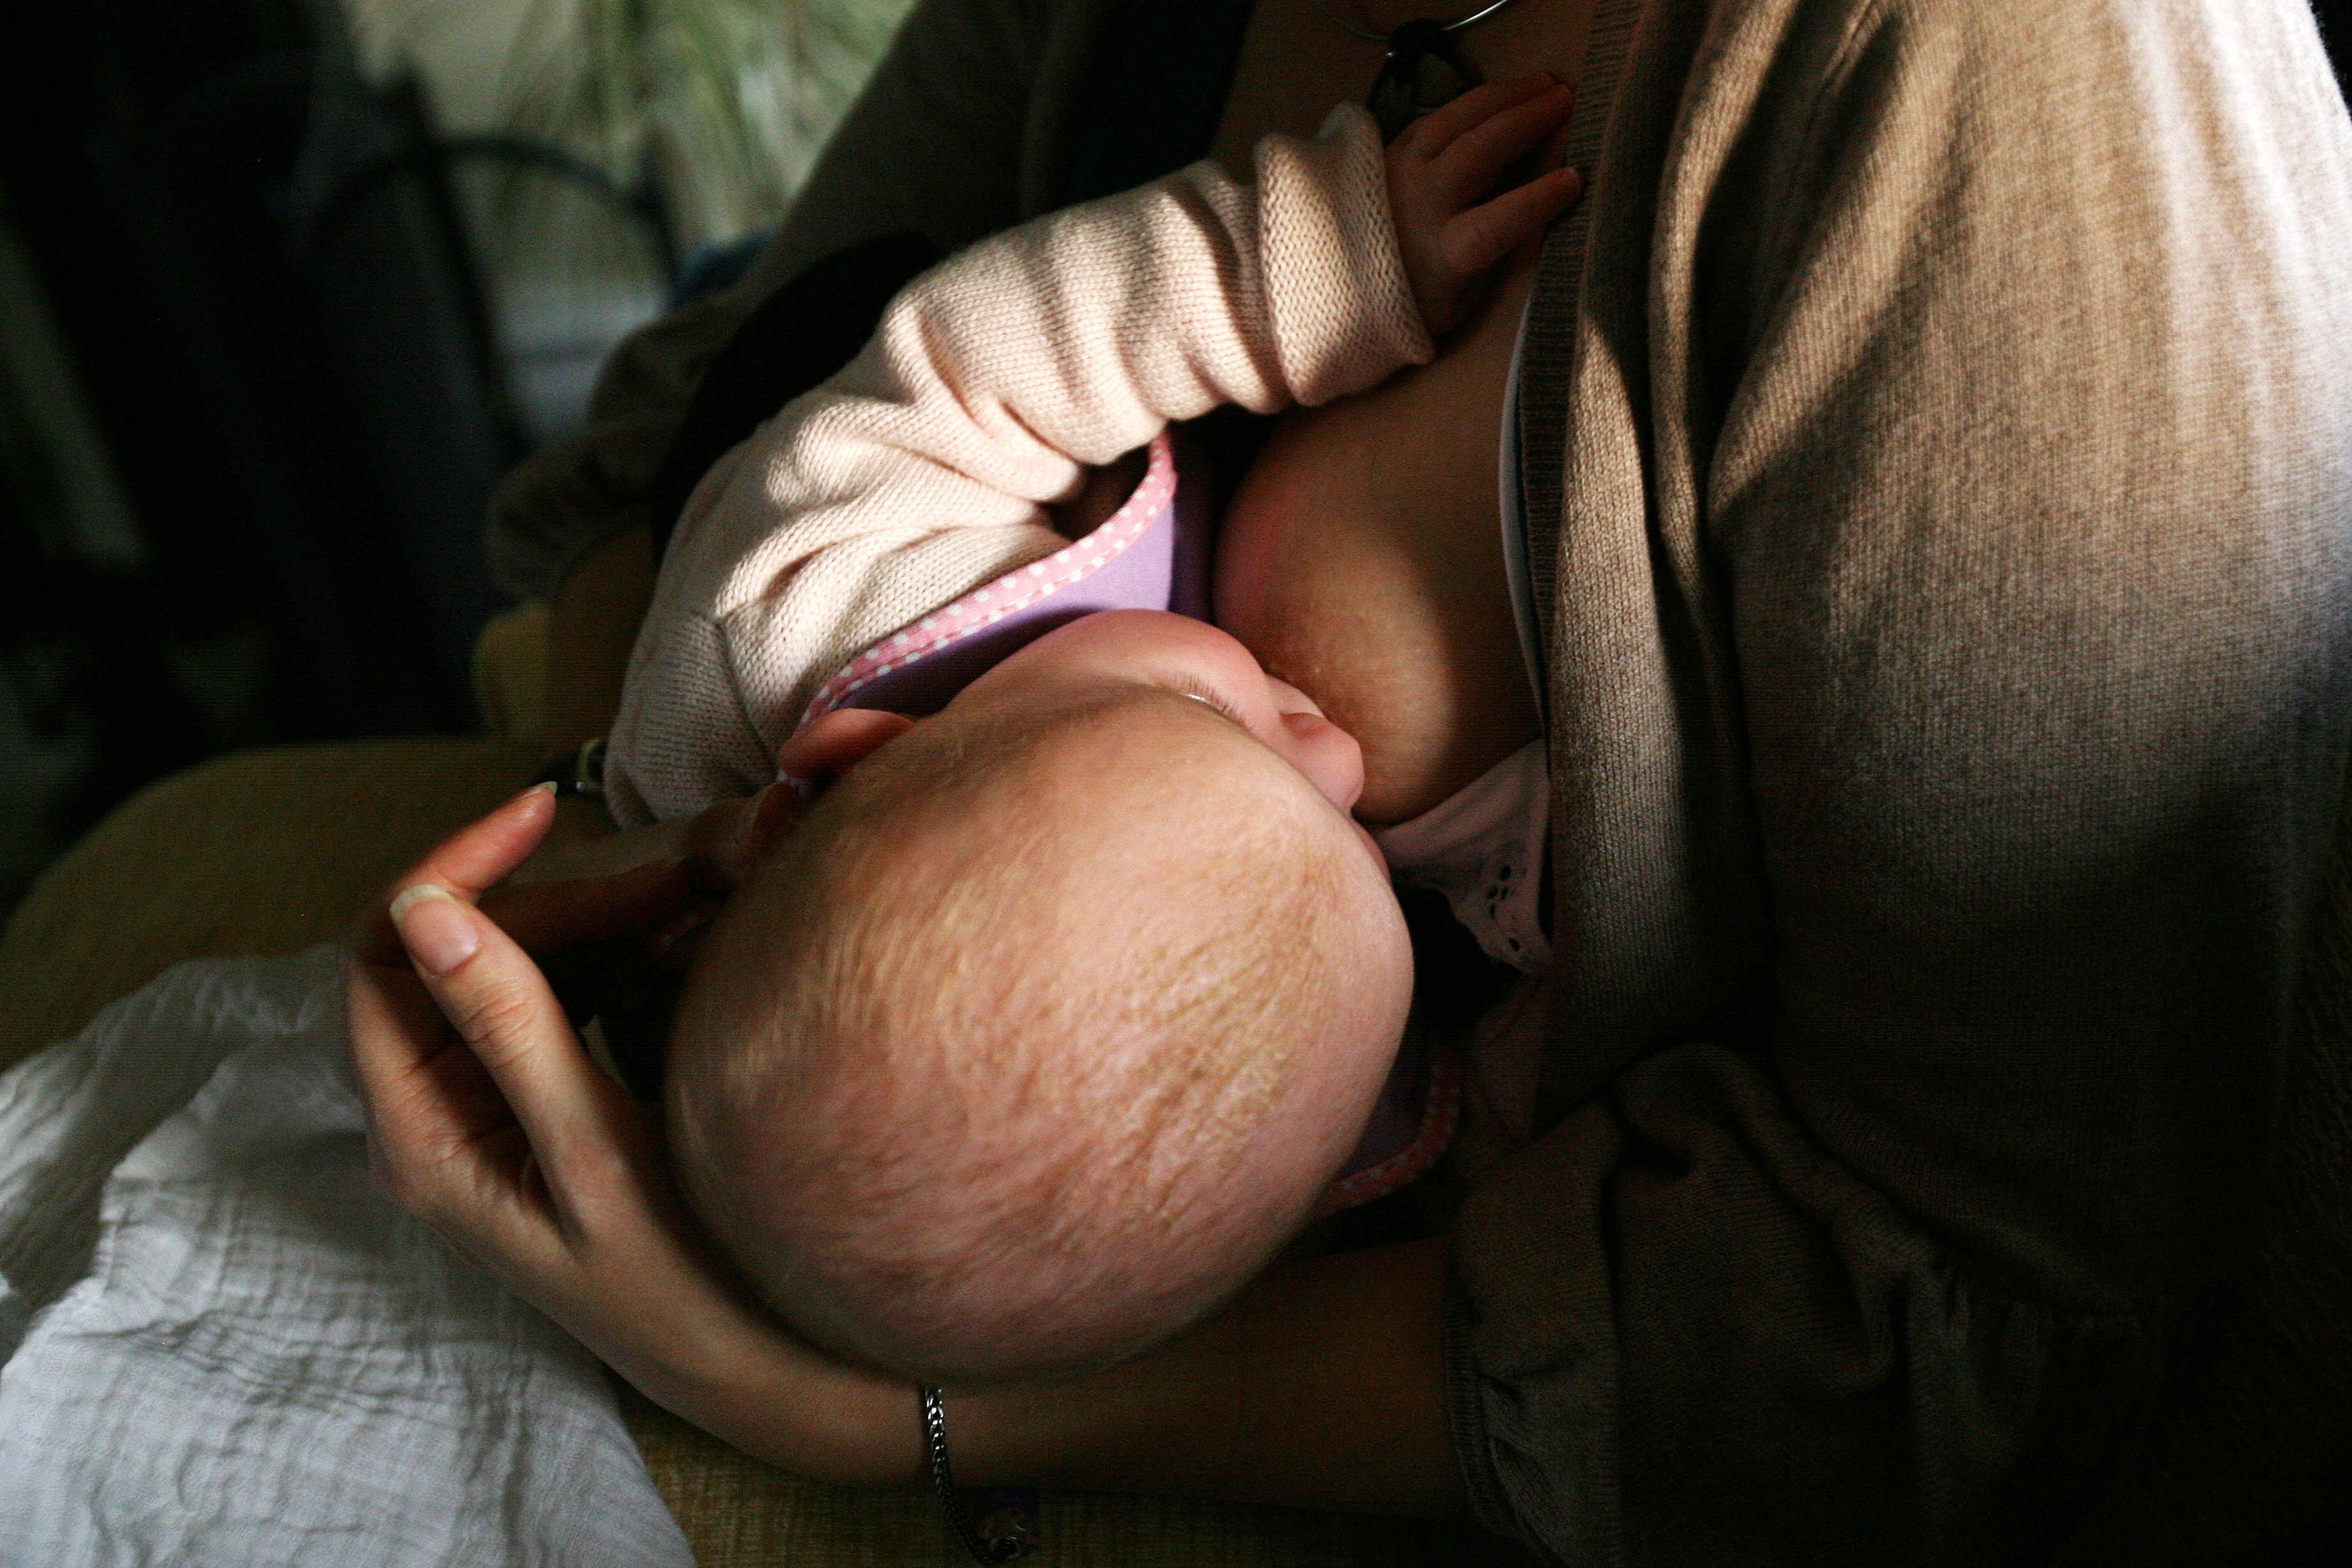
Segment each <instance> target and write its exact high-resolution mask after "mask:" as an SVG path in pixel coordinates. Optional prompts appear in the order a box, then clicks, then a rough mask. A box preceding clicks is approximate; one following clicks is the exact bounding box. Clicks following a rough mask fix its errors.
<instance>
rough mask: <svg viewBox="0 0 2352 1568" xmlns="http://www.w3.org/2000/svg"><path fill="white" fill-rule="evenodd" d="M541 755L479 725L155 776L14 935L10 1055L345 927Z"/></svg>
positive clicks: (1, 1036) (61, 867) (63, 866)
mask: <svg viewBox="0 0 2352 1568" xmlns="http://www.w3.org/2000/svg"><path fill="white" fill-rule="evenodd" d="M537 760H538V759H537V756H536V754H535V753H534V752H532V751H531V749H530V748H529V747H527V746H518V745H510V744H504V743H501V742H493V741H485V740H479V739H467V738H457V737H450V738H433V739H415V740H399V741H370V742H357V743H352V744H343V745H329V746H299V747H287V748H283V749H279V750H273V751H266V752H244V753H241V754H239V755H236V756H232V757H226V758H223V759H221V760H219V761H217V762H214V763H207V764H205V766H203V767H200V768H196V769H194V770H192V771H190V772H188V773H181V774H179V775H177V776H176V777H173V778H170V779H166V780H164V781H163V783H161V784H156V785H154V786H153V787H152V788H150V789H148V790H147V791H145V792H144V793H142V794H141V795H138V796H136V797H134V798H133V799H132V800H131V801H130V802H128V803H127V804H126V805H123V806H121V808H120V809H119V810H117V811H116V812H115V813H114V814H113V815H112V816H110V817H108V818H107V819H106V821H104V822H103V823H101V824H100V826H98V828H97V829H96V830H95V831H93V832H92V833H91V834H90V835H89V837H86V838H84V839H83V840H82V841H81V843H80V844H79V845H78V846H76V847H74V849H73V850H72V851H71V852H69V853H68V854H67V855H66V856H65V858H62V859H60V860H59V861H58V863H57V864H56V865H54V866H52V867H51V868H49V869H48V871H47V874H46V875H44V876H43V877H42V878H41V879H40V880H39V881H38V882H37V883H36V884H35V885H34V888H33V889H32V891H31V892H30V893H29V894H28V895H27V896H26V899H25V901H24V903H23V904H21V905H20V906H18V908H17V910H16V914H15V915H14V917H13V918H11V920H10V921H9V922H8V927H7V931H6V933H5V936H0V1067H5V1066H6V1065H7V1064H9V1063H12V1062H15V1061H16V1060H18V1059H19V1058H23V1057H25V1056H26V1055H28V1054H30V1053H31V1052H32V1051H33V1050H35V1049H37V1048H38V1047H40V1046H42V1045H45V1044H47V1042H48V1041H50V1040H53V1039H57V1038H59V1037H63V1036H65V1035H68V1034H71V1033H72V1032H73V1031H75V1030H76V1029H79V1027H80V1026H82V1025H83V1024H84V1023H85V1022H87V1021H88V1020H89V1016H91V1015H92V1014H93V1013H95V1012H97V1011H98V1009H99V1008H100V1007H102V1006H103V1005H106V1004H107V1003H108V1002H110V1001H112V1000H113V999H114V998H116V997H118V996H121V995H124V994H128V993H130V992H131V991H133V990H135V989H137V988H138V987H139V986H141V985H142V984H145V983H146V982H147V981H148V980H150V979H152V978H153V977H154V976H155V975H157V974H159V973H162V972H163V971H164V970H166V969H168V968H170V967H171V966H172V965H173V964H175V963H181V962H183V961H184V960H187V959H191V958H204V957H208V956H214V955H217V954H224V953H236V952H293V951H296V950H299V949H301V948H305V947H309V946H310V945H311V944H312V943H314V942H329V941H332V940H334V939H336V938H338V937H340V936H341V934H342V931H343V929H344V927H345V926H347V925H348V924H349V923H350V921H351V920H352V916H353V915H354V914H355V913H357V912H358V910H359V909H360V906H361V905H362V903H363V902H364V901H365V900H366V899H367V897H368V895H369V894H370V893H372V892H373V891H374V890H375V889H377V888H379V887H382V886H383V884H384V883H385V882H386V881H388V880H390V879H391V878H392V876H393V875H394V873H395V872H397V871H399V870H400V869H401V868H403V867H404V866H406V865H407V864H408V863H409V862H410V861H412V860H414V859H415V858H416V857H417V856H418V855H419V854H421V853H422V852H423V851H424V850H425V849H426V848H427V847H430V846H432V845H433V844H434V843H435V842H436V841H437V840H439V839H440V838H441V837H444V836H445V835H446V834H447V833H449V832H450V831H451V830H452V829H454V828H456V827H457V826H458V825H459V824H461V823H464V822H467V821H469V820H471V819H472V818H474V817H476V816H480V815H481V814H482V813H483V812H484V811H486V810H488V808H489V807H490V806H492V805H496V804H497V803H498V802H499V801H500V800H502V799H504V798H506V796H508V795H511V794H512V793H513V792H514V791H515V790H517V789H519V788H520V787H521V785H522V784H523V782H524V781H526V780H527V779H528V778H529V777H530V771H531V768H532V766H533V764H534V763H536V762H537Z"/></svg>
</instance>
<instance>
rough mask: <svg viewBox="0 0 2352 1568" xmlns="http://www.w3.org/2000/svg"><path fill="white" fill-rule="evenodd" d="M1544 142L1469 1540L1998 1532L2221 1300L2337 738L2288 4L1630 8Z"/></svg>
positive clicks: (2065, 1482) (1921, 1558) (2067, 1492)
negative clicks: (1554, 473)
mask: <svg viewBox="0 0 2352 1568" xmlns="http://www.w3.org/2000/svg"><path fill="white" fill-rule="evenodd" d="M1610 137H1611V141H1610V146H1609V149H1608V151H1607V153H1605V155H1604V158H1603V161H1602V164H1601V170H1600V173H1599V175H1598V178H1597V179H1596V181H1595V186H1594V194H1593V196H1592V198H1591V205H1592V206H1593V208H1594V213H1593V218H1592V223H1593V227H1592V230H1591V242H1590V250H1589V253H1588V259H1587V262H1586V270H1585V274H1584V280H1583V293H1582V298H1581V303H1580V307H1579V311H1580V314H1579V322H1578V333H1577V345H1576V351H1575V353H1576V361H1575V366H1574V370H1573V374H1572V376H1571V377H1570V386H1569V389H1568V396H1567V398H1566V399H1565V400H1564V404H1563V407H1564V412H1563V414H1562V417H1563V418H1565V419H1566V420H1567V422H1568V436H1567V443H1566V451H1567V463H1566V483H1565V487H1564V491H1565V493H1564V497H1563V502H1562V523H1561V528H1560V542H1559V579H1558V584H1559V585H1558V592H1557V597H1556V600H1555V603H1554V604H1553V605H1552V606H1551V609H1552V611H1553V623H1552V632H1553V636H1552V637H1551V639H1550V642H1549V661H1550V664H1551V716H1552V721H1553V746H1554V778H1555V794H1556V797H1557V800H1558V805H1557V811H1558V816H1556V819H1555V846H1554V855H1555V860H1554V899H1555V911H1556V914H1555V930H1554V933H1553V937H1554V940H1553V945H1554V948H1555V951H1556V952H1558V953H1559V964H1560V965H1561V968H1560V970H1559V974H1558V976H1557V978H1558V981H1559V985H1558V991H1557V997H1558V1005H1557V1008H1556V1011H1555V1013H1554V1015H1553V1016H1552V1018H1551V1020H1550V1028H1549V1041H1548V1044H1547V1046H1546V1056H1545V1059H1544V1064H1543V1084H1544V1094H1543V1100H1542V1103H1541V1106H1540V1108H1539V1109H1540V1110H1541V1113H1542V1114H1541V1116H1540V1117H1539V1119H1538V1125H1542V1126H1545V1127H1546V1128H1547V1131H1544V1132H1543V1134H1542V1135H1541V1136H1539V1137H1538V1139H1537V1140H1536V1141H1535V1142H1532V1143H1531V1144H1530V1145H1528V1147H1526V1148H1524V1149H1522V1150H1520V1151H1519V1152H1517V1153H1516V1154H1515V1155H1513V1156H1511V1157H1510V1158H1509V1159H1507V1161H1506V1162H1504V1163H1502V1164H1500V1165H1499V1166H1497V1167H1496V1168H1495V1169H1493V1170H1492V1171H1490V1172H1489V1173H1486V1176H1485V1178H1484V1179H1483V1180H1482V1181H1481V1182H1480V1184H1478V1185H1477V1187H1476V1188H1475V1191H1474V1192H1473V1194H1472V1195H1471V1196H1470V1198H1469V1199H1468V1201H1467V1204H1466V1205H1465V1209H1464V1211H1463V1214H1462V1216H1461V1219H1460V1223H1459V1227H1458V1230H1457V1235H1456V1250H1455V1265H1456V1292H1455V1300H1454V1323H1453V1335H1452V1363H1451V1367H1450V1373H1449V1376H1450V1384H1449V1388H1450V1400H1451V1409H1452V1412H1453V1416H1454V1434H1455V1440H1456V1447H1457V1454H1458V1457H1459V1458H1460V1461H1461V1464H1462V1467H1463V1470H1464V1475H1465V1481H1466V1484H1467V1486H1468V1489H1469V1490H1470V1493H1471V1496H1472V1497H1473V1499H1474V1500H1475V1506H1476V1510H1477V1512H1478V1514H1479V1516H1480V1517H1481V1519H1482V1520H1483V1521H1485V1522H1486V1523H1487V1524H1489V1525H1490V1526H1492V1527H1494V1528H1495V1529H1496V1530H1499V1531H1505V1532H1507V1533H1509V1534H1512V1535H1515V1536H1517V1537H1518V1538H1519V1539H1521V1540H1522V1541H1524V1542H1528V1543H1529V1544H1531V1545H1533V1546H1535V1547H1537V1548H1538V1549H1539V1550H1540V1551H1541V1552H1543V1553H1544V1554H1545V1555H1546V1556H1547V1557H1548V1558H1549V1559H1550V1560H1555V1561H1559V1562H1561V1563H1576V1564H1579V1565H1580V1568H1581V1565H1584V1564H1601V1563H1621V1562H1655V1563H1734V1562H1736V1563H1847V1562H1851V1563H1895V1562H1916V1563H1979V1562H1984V1563H1990V1562H2012V1561H2019V1560H2023V1559H2028V1558H2032V1557H2034V1556H2036V1555H2037V1554H2038V1553H2039V1552H2041V1551H2042V1550H2043V1549H2045V1548H2047V1547H2048V1546H2049V1545H2050V1544H2052V1543H2053V1542H2054V1541H2055V1540H2056V1539H2057V1538H2058V1537H2059V1535H2060V1534H2061V1532H2062V1531H2063V1529H2064V1527H2065V1526H2066V1524H2067V1522H2068V1521H2069V1519H2070V1518H2071V1517H2073V1516H2074V1514H2075V1513H2076V1512H2077V1510H2079V1509H2080V1508H2081V1506H2082V1504H2083V1503H2084V1500H2085V1498H2086V1497H2087V1496H2088V1495H2089V1493H2090V1492H2091V1490H2092V1489H2093V1488H2094V1487H2095V1485H2096V1484H2098V1482H2099V1480H2100V1479H2101V1478H2102V1476H2103V1475H2104V1474H2105V1473H2106V1472H2107V1471H2108V1470H2109V1469H2110V1468H2112V1467H2113V1466H2114V1465H2115V1462H2116V1460H2117V1458H2118V1457H2119V1456H2120V1455H2122V1454H2123V1453H2124V1452H2126V1450H2127V1448H2128V1447H2129V1445H2130V1444H2131V1443H2132V1442H2133V1441H2134V1439H2135V1436H2136V1434H2137V1433H2138V1432H2139V1431H2140V1430H2141V1428H2142V1426H2143V1425H2144V1424H2145V1423H2146V1422H2147V1420H2148V1419H2149V1418H2150V1416H2151V1413H2152V1412H2154V1411H2156V1410H2158V1409H2159V1408H2160V1407H2161V1404H2162V1401H2163V1399H2164V1397H2165V1394H2166V1390H2167V1387H2168V1379H2169V1378H2170V1377H2171V1376H2172V1375H2173V1374H2174V1373H2175V1372H2176V1371H2177V1369H2178V1368H2179V1367H2180V1366H2181V1365H2183V1364H2184V1363H2186V1362H2187V1361H2188V1360H2189V1357H2190V1355H2191V1354H2192V1352H2193V1350H2194V1347H2195V1346H2196V1344H2197V1343H2198V1342H2199V1339H2200V1334H2201V1333H2202V1331H2204V1330H2205V1329H2206V1327H2207V1326H2208V1325H2209V1324H2210V1321H2211V1314H2212V1312H2213V1310H2214V1307H2215V1303H2216V1301H2217V1300H2220V1299H2221V1298H2222V1296H2223V1294H2224V1293H2225V1292H2226V1291H2227V1290H2228V1289H2229V1288H2230V1285H2231V1279H2232V1274H2233V1271H2234V1270H2235V1268H2237V1259H2238V1257H2239V1245H2240V1238H2241V1237H2242V1234H2243V1232H2244V1229H2245V1225H2244V1219H2245V1215H2246V1214H2247V1213H2248V1210H2249V1205H2250V1203H2251V1201H2252V1192H2253V1190H2254V1188H2253V1184H2254V1178H2255V1176H2256V1174H2257V1173H2258V1172H2259V1170H2260V1169H2261V1166H2262V1163H2263V1158H2264V1152H2265V1145H2266V1142H2267V1139H2268V1136H2269V1133H2268V1127H2269V1115H2270V1101H2271V1096H2272V1093H2273V1085H2274V1084H2275V1082H2276V1081H2277V1080H2278V1069H2279V1067H2280V1064H2281V1061H2282V1059H2283V1058H2284V1053H2285V1052H2286V1051H2287V1050H2288V1049H2289V1048H2290V1042H2291V1040H2292V1038H2293V1035H2292V1030H2291V1023H2290V1017H2289V1003H2290V995H2291V993H2292V990H2293V986H2294V978H2295V973H2296V968H2297V964H2298V963H2299V957H2300V952H2301V949H2302V946H2303V942H2304V939H2305V931H2306V930H2307V929H2308V927H2309V923H2310V920H2311V915H2312V910H2313V908H2314V902H2315V894H2316V889H2317V879H2318V876H2319V873H2320V871H2321V868H2322V867H2323V864H2324V859H2325V854H2326V847H2327V844H2328V841H2329V837H2330V833H2331V831H2332V829H2333V826H2334V822H2335V817H2336V811H2337V809H2338V801H2339V798H2340V788H2341V781H2342V779H2343V777H2344V773H2345V760H2346V756H2347V737H2348V736H2352V722H2348V721H2352V458H2347V455H2352V126H2347V121H2346V117H2345V111H2344V108H2343V105H2342V101H2341V100H2340V99H2339V98H2338V97H2337V95H2336V89H2335V85H2334V83H2333V80H2332V79H2331V78H2330V76H2329V74H2328V70H2327V66H2326V60H2325V58H2324V57H2323V55H2322V53H2321V50H2320V47H2319V43H2318V40H2317V37H2316V36H2315V32H2314V29H2313V26H2312V21H2311V17H2310V15H2309V13H2308V11H2307V10H2306V9H2305V7H2304V6H2303V5H2301V4H2300V0H2241V3H2239V4H2233V5H2229V6H2226V7H2225V6H2218V5H2142V4H2137V0H2083V3H2080V4H2074V5H2063V6H2050V5H2039V4H2032V3H2030V0H1734V3H1732V4H1728V5H1724V4H1716V5H1703V4H1699V3H1696V0H1688V3H1685V0H1653V3H1652V4H1651V5H1649V6H1648V7H1647V15H1646V16H1645V18H1644V21H1643V32H1642V34H1641V37H1640V39H1639V41H1638V42H1637V43H1636V45H1635V47H1634V50H1633V56H1632V57H1631V58H1630V62H1629V67H1628V75H1627V77H1626V79H1625V87H1624V89H1623V91H1622V97H1621V100H1620V102H1619V104H1618V107H1617V110H1616V112H1615V117H1614V118H1613V119H1612V122H1611V132H1610Z"/></svg>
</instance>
